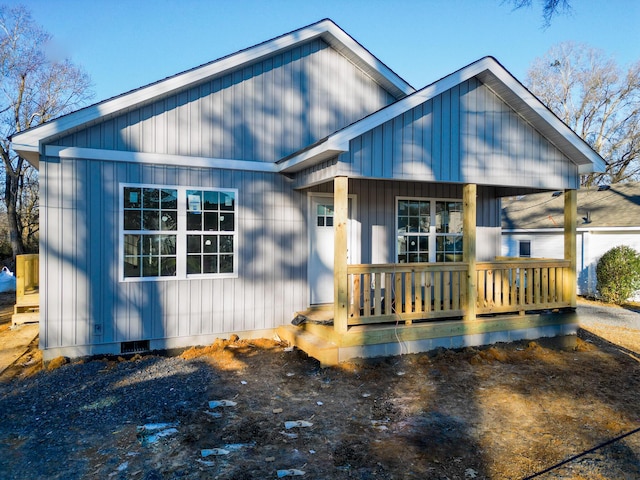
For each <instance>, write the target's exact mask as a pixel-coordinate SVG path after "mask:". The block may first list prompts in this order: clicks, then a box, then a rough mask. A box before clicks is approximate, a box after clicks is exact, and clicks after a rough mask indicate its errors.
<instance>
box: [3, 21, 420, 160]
mask: <svg viewBox="0 0 640 480" xmlns="http://www.w3.org/2000/svg"><path fill="white" fill-rule="evenodd" d="M316 37H323V38H324V39H325V40H327V41H328V43H330V44H332V46H333V47H334V48H339V45H342V46H343V48H339V49H341V50H343V49H347V50H348V51H350V52H352V56H351V57H350V60H351V61H354V56H355V57H356V58H358V59H360V60H361V65H360V67H361V68H362V65H368V66H369V72H368V73H369V74H372V72H373V73H377V75H378V76H379V78H378V80H382V79H386V80H387V82H388V83H389V84H390V85H394V86H395V87H396V88H397V89H398V90H399V91H401V92H403V93H404V94H409V93H412V92H414V91H415V90H414V89H413V87H411V86H410V85H409V84H408V83H407V82H405V81H404V80H402V78H400V77H399V76H398V75H397V74H395V73H394V72H393V71H392V70H391V69H389V68H388V67H387V66H386V65H384V64H383V63H382V62H381V61H380V60H378V59H377V58H376V57H374V56H373V55H372V54H371V53H370V52H369V51H368V50H366V49H365V48H364V47H362V46H361V45H360V44H359V43H358V42H356V41H355V40H354V39H353V38H351V37H350V36H349V35H348V34H347V33H345V32H344V31H343V30H342V29H341V28H340V27H338V26H337V25H336V24H335V23H333V22H332V21H331V20H322V21H321V22H318V23H316V24H313V25H309V26H308V27H304V28H302V29H300V30H297V31H294V32H291V33H288V34H285V35H283V36H281V37H278V38H275V39H273V40H269V41H267V42H265V43H262V44H259V45H256V46H254V47H249V48H248V49H246V50H243V51H240V52H238V53H235V54H231V55H229V56H228V57H223V58H221V59H219V60H215V61H213V62H211V63H209V64H205V65H203V66H200V67H196V68H194V69H192V70H188V71H186V72H183V73H179V74H177V75H175V76H173V77H169V78H167V79H165V80H160V81H159V82H156V83H153V84H151V85H148V86H146V87H141V88H140V89H137V90H133V91H131V92H129V93H125V94H122V95H120V96H117V97H114V98H112V99H108V100H105V101H103V102H100V103H97V104H95V105H91V106H88V107H85V108H83V109H81V110H78V111H76V112H73V113H71V114H68V115H65V116H63V117H60V118H58V119H56V120H53V121H51V122H48V123H45V124H43V125H40V126H38V127H35V128H33V129H30V130H26V131H24V132H21V133H19V134H16V135H15V136H14V138H15V140H16V142H17V143H19V144H21V145H24V146H30V147H31V148H34V149H39V145H40V143H44V142H45V141H46V139H47V138H50V137H52V136H54V135H58V134H60V133H62V132H65V131H67V130H70V129H72V128H78V127H81V126H82V125H85V124H88V123H90V122H93V121H96V120H98V119H99V118H101V117H105V116H109V115H114V114H116V113H118V112H120V111H123V110H125V109H130V108H134V107H136V106H137V105H141V104H144V103H147V102H150V101H152V100H153V99H155V98H157V97H161V96H163V95H167V94H169V93H171V92H174V91H177V90H181V89H185V88H188V87H190V86H191V85H193V84H196V83H198V82H201V81H203V80H206V79H207V78H211V77H214V76H216V75H220V74H222V73H224V72H226V71H229V70H233V69H237V68H239V67H240V66H242V65H244V64H246V63H251V62H255V61H258V60H260V59H261V58H264V57H267V56H269V55H272V54H274V53H276V52H278V51H280V50H282V49H285V48H289V47H292V46H294V45H295V44H297V43H301V42H305V41H308V40H311V39H313V38H316ZM343 54H344V51H343ZM356 63H359V62H356Z"/></svg>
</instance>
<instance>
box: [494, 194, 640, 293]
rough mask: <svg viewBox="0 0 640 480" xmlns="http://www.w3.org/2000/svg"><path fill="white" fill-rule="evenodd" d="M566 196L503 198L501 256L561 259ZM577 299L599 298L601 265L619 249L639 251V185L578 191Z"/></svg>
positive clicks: (538, 195)
mask: <svg viewBox="0 0 640 480" xmlns="http://www.w3.org/2000/svg"><path fill="white" fill-rule="evenodd" d="M561 193H562V192H554V193H549V192H544V193H538V194H532V195H526V196H521V197H509V198H503V199H502V254H503V255H505V256H514V257H533V258H541V257H551V258H553V257H556V256H558V255H560V256H561V255H562V252H563V234H564V227H563V224H564V211H563V200H562V195H561ZM576 230H577V255H578V257H577V265H576V267H577V278H578V294H579V295H584V296H596V295H597V291H596V283H597V279H596V266H597V264H598V260H599V259H600V257H602V255H603V254H604V253H605V252H607V251H608V250H610V249H611V248H613V247H615V246H618V245H626V246H629V247H631V248H634V249H635V250H638V251H640V183H638V182H630V183H618V184H615V185H610V186H600V187H599V186H593V187H583V188H581V189H580V190H579V191H578V223H577V228H576Z"/></svg>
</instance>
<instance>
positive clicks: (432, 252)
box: [393, 195, 464, 263]
mask: <svg viewBox="0 0 640 480" xmlns="http://www.w3.org/2000/svg"><path fill="white" fill-rule="evenodd" d="M404 200H409V201H417V202H429V208H430V219H431V222H430V224H429V232H428V233H417V234H416V235H417V236H424V237H427V238H428V239H429V262H425V263H447V262H437V261H436V259H437V251H436V245H437V237H439V236H447V235H456V236H460V237H461V238H462V237H463V233H459V234H458V233H456V234H452V233H437V232H436V225H435V220H436V202H456V203H460V204H462V203H463V201H462V199H461V198H438V197H412V196H406V195H405V196H398V197H396V201H395V209H394V212H393V215H394V217H395V220H394V223H395V229H394V252H395V253H394V263H398V255H399V254H400V252H399V251H398V204H399V202H400V201H404ZM463 215H464V211H463ZM421 263H422V262H421Z"/></svg>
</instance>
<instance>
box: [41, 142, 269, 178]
mask: <svg viewBox="0 0 640 480" xmlns="http://www.w3.org/2000/svg"><path fill="white" fill-rule="evenodd" d="M44 153H45V155H47V156H50V157H58V158H62V159H65V158H67V159H80V160H103V161H109V162H130V163H142V164H150V165H170V166H177V167H198V168H216V169H223V170H243V171H251V172H265V173H278V171H279V169H278V166H277V165H276V164H274V163H270V162H253V161H249V160H236V159H229V158H209V157H192V156H188V155H167V154H157V153H144V152H131V151H122V150H104V149H98V148H83V147H63V146H57V145H47V146H46V147H45V152H44Z"/></svg>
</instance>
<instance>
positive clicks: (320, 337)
mask: <svg viewBox="0 0 640 480" xmlns="http://www.w3.org/2000/svg"><path fill="white" fill-rule="evenodd" d="M569 268H570V262H569V261H567V260H550V259H519V258H518V259H516V258H514V259H500V260H496V261H494V262H479V263H477V264H476V276H475V277H476V280H477V282H476V285H477V290H476V303H475V310H476V317H475V318H474V319H465V312H466V311H467V309H466V308H465V305H466V304H467V299H466V298H465V291H466V288H467V280H466V272H467V264H466V263H464V262H458V263H446V264H388V265H349V266H348V285H349V290H348V291H349V297H348V298H349V300H348V305H349V315H348V318H347V330H346V332H338V331H337V330H336V328H335V319H334V309H333V305H327V306H322V307H315V308H312V309H309V310H308V311H307V312H302V313H300V314H299V316H298V320H297V322H296V323H298V325H297V326H287V327H282V328H281V329H280V330H279V332H278V333H279V335H280V336H281V337H282V338H284V339H285V340H287V341H288V342H290V343H291V344H292V345H295V346H296V347H298V348H300V349H302V350H304V351H305V352H307V353H308V354H309V355H311V356H313V357H314V358H316V359H318V360H320V362H321V363H323V364H326V365H334V364H337V363H339V362H341V361H345V360H348V359H351V358H357V357H362V358H367V357H375V356H385V355H397V354H403V353H416V352H424V351H429V350H434V349H436V348H439V347H443V348H460V347H464V346H478V345H486V344H491V343H496V342H508V341H514V340H521V339H524V338H531V339H534V338H540V337H548V336H557V335H568V334H574V333H575V324H576V316H575V312H574V309H573V308H572V307H573V306H574V305H573V304H572V301H571V297H570V295H571V288H570V287H571V283H570V282H571V279H572V278H575V277H572V276H571V274H570V270H569ZM366 285H369V288H366V287H363V286H366Z"/></svg>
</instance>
